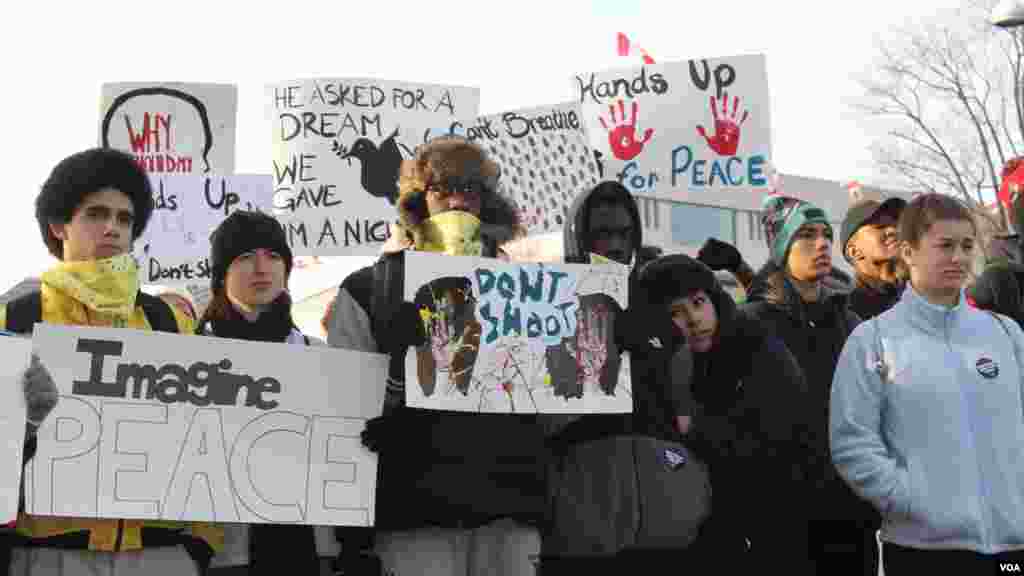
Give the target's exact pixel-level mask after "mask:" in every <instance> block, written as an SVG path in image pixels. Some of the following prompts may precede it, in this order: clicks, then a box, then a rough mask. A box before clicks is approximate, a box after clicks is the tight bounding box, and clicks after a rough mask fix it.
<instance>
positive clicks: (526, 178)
mask: <svg viewBox="0 0 1024 576" xmlns="http://www.w3.org/2000/svg"><path fill="white" fill-rule="evenodd" d="M465 134H466V137H467V138H469V139H470V140H473V141H475V142H477V143H478V144H480V145H481V146H483V147H484V149H485V150H486V151H487V152H488V154H489V155H490V158H491V160H493V161H494V162H496V163H497V164H498V167H499V168H500V169H501V178H500V179H499V180H498V192H499V193H500V194H502V195H503V196H505V197H506V198H508V199H509V200H512V201H513V202H514V203H515V205H516V207H517V208H518V209H519V214H520V218H521V221H522V223H523V225H525V226H526V228H527V233H528V234H530V235H534V234H547V233H550V232H555V231H558V230H561V229H562V226H563V225H564V224H565V218H566V216H567V214H568V212H569V208H570V206H571V205H572V202H573V200H574V199H575V198H576V196H578V195H579V194H580V193H581V192H584V191H587V190H590V189H591V188H593V187H594V186H595V185H597V183H598V181H599V180H600V177H601V176H600V173H599V172H598V167H597V162H596V160H595V158H594V154H593V151H592V149H591V148H590V142H589V140H588V138H587V134H586V129H585V127H584V125H583V116H582V114H581V112H580V105H579V104H578V103H575V102H569V103H563V104H556V105H553V106H544V107H540V108H531V109H529V110H515V111H510V112H503V113H501V114H494V115H490V116H483V117H480V118H478V119H477V121H476V123H475V124H474V125H472V126H469V127H467V128H466V129H465Z"/></svg>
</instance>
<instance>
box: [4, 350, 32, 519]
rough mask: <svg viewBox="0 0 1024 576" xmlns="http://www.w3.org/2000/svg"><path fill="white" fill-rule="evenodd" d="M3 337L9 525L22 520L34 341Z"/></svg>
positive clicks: (5, 499)
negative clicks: (27, 386)
mask: <svg viewBox="0 0 1024 576" xmlns="http://www.w3.org/2000/svg"><path fill="white" fill-rule="evenodd" d="M2 335H4V336H7V338H0V359H2V361H0V366H3V368H2V372H0V380H2V381H3V382H4V385H3V386H0V438H3V443H0V447H2V450H3V460H2V461H3V463H4V465H3V467H2V468H0V494H3V498H2V499H0V523H3V524H6V523H7V522H11V521H13V520H14V519H16V518H17V517H18V498H19V494H20V490H19V486H21V456H22V449H23V447H24V444H25V393H24V392H23V385H22V379H21V378H22V375H23V374H24V372H25V369H26V368H28V364H29V355H30V354H31V352H32V342H31V341H30V340H28V339H27V338H19V337H17V336H14V335H13V334H11V333H10V332H3V334H2Z"/></svg>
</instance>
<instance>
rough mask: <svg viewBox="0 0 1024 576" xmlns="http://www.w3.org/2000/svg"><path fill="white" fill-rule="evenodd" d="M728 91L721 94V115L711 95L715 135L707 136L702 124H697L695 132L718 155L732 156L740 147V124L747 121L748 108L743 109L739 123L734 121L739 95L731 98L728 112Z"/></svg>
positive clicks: (737, 110) (738, 104)
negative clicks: (730, 111)
mask: <svg viewBox="0 0 1024 576" xmlns="http://www.w3.org/2000/svg"><path fill="white" fill-rule="evenodd" d="M728 108H729V93H728V92H726V93H723V94H722V115H721V116H719V115H718V103H717V102H715V97H714V96H712V97H711V115H712V116H714V117H715V135H714V136H708V135H707V132H706V131H705V130H704V127H703V126H697V133H698V134H700V135H701V136H703V137H704V139H705V140H707V142H708V147H710V148H711V149H712V150H714V151H715V152H716V153H718V155H719V156H732V155H734V154H736V149H737V148H739V147H740V126H743V123H744V122H746V121H747V116H749V115H750V112H749V111H748V110H744V111H743V117H742V118H740V121H739V123H737V122H736V114H737V112H739V108H740V98H739V96H737V97H735V98H733V101H732V114H731V115H730V114H729V110H728Z"/></svg>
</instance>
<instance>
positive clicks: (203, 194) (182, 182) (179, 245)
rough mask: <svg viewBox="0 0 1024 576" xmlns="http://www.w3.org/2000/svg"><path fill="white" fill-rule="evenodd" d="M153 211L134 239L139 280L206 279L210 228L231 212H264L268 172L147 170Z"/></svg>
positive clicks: (268, 199)
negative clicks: (162, 172)
mask: <svg viewBox="0 0 1024 576" xmlns="http://www.w3.org/2000/svg"><path fill="white" fill-rule="evenodd" d="M150 181H151V183H152V186H153V199H154V202H155V204H156V210H155V211H154V212H153V218H152V220H150V222H149V225H148V226H146V230H145V232H143V234H142V236H141V237H140V238H139V239H138V241H136V242H135V252H136V256H137V257H138V258H139V261H140V263H141V266H142V270H143V278H142V281H143V283H146V284H182V283H188V282H192V283H207V284H208V283H209V282H210V275H211V271H212V269H211V267H210V233H211V232H213V230H214V229H215V228H216V227H217V226H218V225H219V224H220V223H221V222H222V221H223V220H224V219H225V218H227V217H228V215H230V214H231V213H232V212H235V211H237V210H256V211H260V212H265V213H267V214H270V213H271V211H272V208H271V196H272V194H273V193H272V188H271V178H270V176H269V175H255V174H246V175H236V176H157V175H152V174H151V175H150Z"/></svg>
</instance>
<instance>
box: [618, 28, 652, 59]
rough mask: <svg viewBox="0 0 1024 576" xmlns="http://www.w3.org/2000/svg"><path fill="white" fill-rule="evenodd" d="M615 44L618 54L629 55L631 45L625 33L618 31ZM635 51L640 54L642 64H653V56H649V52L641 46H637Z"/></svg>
mask: <svg viewBox="0 0 1024 576" xmlns="http://www.w3.org/2000/svg"><path fill="white" fill-rule="evenodd" d="M616 44H617V46H618V52H619V56H629V53H630V50H631V46H630V43H629V38H627V37H626V35H625V34H623V33H622V32H619V33H618V37H617V42H616ZM636 51H637V52H639V53H640V55H641V56H642V57H643V59H644V64H654V58H651V56H650V54H648V53H647V50H644V49H643V48H641V47H639V46H637V47H636Z"/></svg>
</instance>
